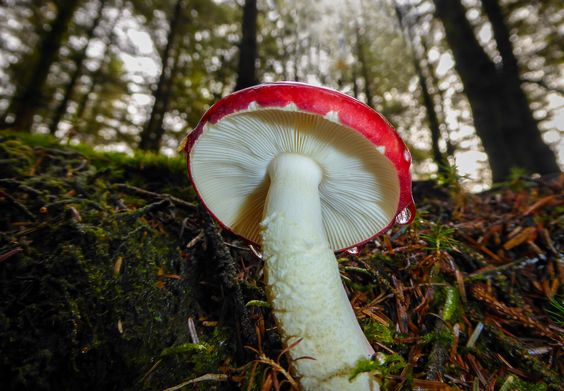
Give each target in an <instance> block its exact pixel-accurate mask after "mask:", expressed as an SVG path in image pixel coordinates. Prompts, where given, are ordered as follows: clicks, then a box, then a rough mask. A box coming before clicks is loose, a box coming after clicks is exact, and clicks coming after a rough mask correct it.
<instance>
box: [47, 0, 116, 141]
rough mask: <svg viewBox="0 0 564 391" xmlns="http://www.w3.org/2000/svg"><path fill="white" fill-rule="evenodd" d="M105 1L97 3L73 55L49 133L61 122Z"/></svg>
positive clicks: (52, 132)
mask: <svg viewBox="0 0 564 391" xmlns="http://www.w3.org/2000/svg"><path fill="white" fill-rule="evenodd" d="M105 3H106V0H100V3H99V5H98V11H97V13H96V16H95V18H94V21H93V22H92V25H91V26H90V28H89V29H88V31H87V33H86V44H85V45H84V47H83V48H82V49H81V50H80V51H79V52H78V53H77V55H76V56H75V61H74V71H73V73H72V74H71V78H70V80H69V82H68V84H67V85H66V87H65V93H64V95H63V99H62V100H61V102H60V103H59V105H58V106H57V108H56V109H55V115H54V116H53V119H52V121H51V125H50V127H49V133H51V134H52V135H54V134H55V132H56V131H57V129H58V127H59V123H60V122H61V120H62V119H63V116H64V115H65V113H66V112H67V108H68V105H69V102H70V100H71V98H72V95H73V93H74V87H75V86H76V83H77V82H78V79H79V78H80V76H81V75H82V68H83V63H84V60H86V53H87V51H88V47H89V46H90V41H92V38H94V32H95V31H96V28H97V27H98V25H99V24H100V22H101V21H102V15H103V11H104V5H105Z"/></svg>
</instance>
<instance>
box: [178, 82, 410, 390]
mask: <svg viewBox="0 0 564 391" xmlns="http://www.w3.org/2000/svg"><path fill="white" fill-rule="evenodd" d="M185 149H186V152H187V154H188V171H189V174H190V177H191V179H192V183H193V184H194V188H195V190H196V192H197V193H198V196H199V197H200V199H201V201H202V203H203V204H204V206H205V207H206V208H207V209H208V211H209V212H210V213H211V214H212V215H213V216H214V217H215V219H216V220H217V221H218V222H219V223H220V224H221V225H222V226H223V227H224V228H225V229H227V230H229V231H231V232H233V233H235V234H237V235H239V236H241V237H243V238H244V239H246V240H248V241H249V242H251V243H254V244H259V245H261V246H262V251H263V259H264V260H265V282H266V286H267V296H268V298H269V300H270V302H271V305H272V309H273V312H274V315H275V318H276V321H277V324H278V330H279V332H280V334H281V336H282V338H283V341H284V342H285V344H286V346H289V345H290V344H292V343H293V342H295V341H297V340H299V339H301V341H300V342H299V343H298V344H297V345H296V346H294V347H293V348H292V349H291V350H290V355H291V358H292V366H293V370H294V373H295V375H296V376H297V377H299V379H300V385H301V387H302V389H303V390H377V389H378V388H379V386H378V383H377V382H376V381H374V380H373V379H372V377H371V376H370V375H369V374H367V373H364V374H361V375H359V376H357V377H356V378H355V379H354V380H352V381H349V377H350V375H351V373H352V370H353V368H354V367H355V365H356V363H357V362H358V360H360V359H363V358H370V357H371V356H372V355H373V354H374V350H373V348H372V347H371V346H370V343H369V342H368V341H367V339H366V337H365V336H364V334H363V332H362V329H361V328H360V326H359V324H358V321H357V319H356V317H355V314H354V311H353V309H352V307H351V304H350V302H349V300H348V298H347V295H346V292H345V290H344V287H343V284H342V282H341V276H340V274H339V269H338V265H337V261H336V258H335V255H334V251H340V250H345V249H349V248H352V247H354V246H358V245H359V244H362V243H365V242H367V241H369V240H371V239H372V238H374V237H375V236H377V235H378V234H380V233H382V232H383V231H385V230H387V229H388V228H390V227H391V226H392V225H393V224H394V222H396V221H397V222H399V223H404V224H405V223H409V222H411V220H412V219H413V216H414V214H415V213H414V211H415V210H414V204H413V200H412V197H411V178H410V175H409V166H410V164H411V156H410V154H409V151H408V150H407V148H406V146H405V144H404V143H403V142H402V141H401V139H400V138H399V136H398V135H397V134H396V132H395V131H394V130H393V129H392V127H391V126H390V124H389V123H388V122H386V120H385V119H384V118H383V117H382V116H380V115H379V114H378V113H376V112H375V111H374V110H372V109H371V108H370V107H368V106H366V105H364V104H363V103H360V102H358V101H357V100H355V99H353V98H351V97H349V96H347V95H344V94H342V93H339V92H337V91H333V90H330V89H327V88H322V87H315V86H311V85H307V84H302V83H292V82H282V83H271V84H263V85H260V86H256V87H251V88H248V89H245V90H241V91H238V92H235V93H233V94H231V95H229V96H226V97H224V98H223V99H221V100H220V101H218V102H217V103H216V104H215V105H213V106H212V107H211V108H210V109H209V110H208V111H207V112H206V113H205V114H204V116H203V118H202V119H201V121H200V123H199V124H198V126H197V127H196V128H195V129H194V131H193V132H192V133H191V134H190V135H189V136H188V139H187V143H186V147H185ZM304 356H308V357H312V358H314V360H311V359H299V358H300V357H304Z"/></svg>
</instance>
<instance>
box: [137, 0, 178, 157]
mask: <svg viewBox="0 0 564 391" xmlns="http://www.w3.org/2000/svg"><path fill="white" fill-rule="evenodd" d="M182 2H183V0H177V1H176V4H175V6H174V10H173V12H172V15H171V19H170V28H169V31H168V37H167V41H166V45H165V48H164V50H163V53H162V56H161V63H162V69H161V74H160V76H159V81H158V83H157V88H156V89H155V92H154V93H153V97H154V103H153V109H152V110H151V115H150V117H149V120H148V121H147V123H146V124H145V127H144V128H143V131H142V132H141V141H140V142H139V149H143V150H147V151H155V152H157V151H158V150H159V148H160V146H161V139H162V136H163V133H164V130H163V129H162V124H163V120H164V115H165V114H166V110H167V107H168V100H169V97H167V96H166V95H167V92H166V90H167V86H168V84H169V81H170V80H171V79H172V77H173V76H174V75H173V74H172V71H173V69H172V68H174V64H173V63H174V62H175V61H174V56H173V51H174V50H173V46H174V41H175V40H176V35H177V33H178V27H179V25H180V21H181V19H182ZM177 50H178V49H177Z"/></svg>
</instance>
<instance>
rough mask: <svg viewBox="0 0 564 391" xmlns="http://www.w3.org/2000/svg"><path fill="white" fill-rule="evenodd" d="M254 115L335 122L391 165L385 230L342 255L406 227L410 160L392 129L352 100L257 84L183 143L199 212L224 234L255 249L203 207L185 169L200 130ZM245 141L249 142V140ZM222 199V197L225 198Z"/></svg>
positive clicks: (219, 107)
mask: <svg viewBox="0 0 564 391" xmlns="http://www.w3.org/2000/svg"><path fill="white" fill-rule="evenodd" d="M258 110H281V111H286V112H288V111H291V112H298V113H307V114H311V115H316V116H319V117H323V118H325V119H326V120H327V121H331V122H336V123H338V124H339V125H341V126H343V127H346V128H348V129H351V130H354V131H355V132H357V133H358V134H359V135H361V136H362V137H363V138H364V139H366V140H368V141H369V142H370V143H372V144H373V145H374V146H375V151H378V152H379V153H381V154H383V155H384V156H385V157H386V158H387V160H388V161H389V162H390V163H391V164H392V165H393V167H394V168H395V171H396V173H397V174H396V175H397V181H398V184H399V197H398V199H397V205H396V206H395V215H394V217H395V218H392V219H390V221H389V223H388V224H387V225H386V226H385V227H383V228H382V227H380V229H379V230H378V231H377V232H375V233H373V234H372V235H371V236H369V237H366V238H363V239H362V240H361V241H359V242H358V243H347V245H346V246H345V247H342V248H340V249H337V248H336V249H335V250H343V249H346V248H350V247H354V246H357V245H360V244H363V243H365V242H367V241H369V240H371V239H373V238H374V237H375V236H378V235H379V234H381V233H382V232H384V231H386V230H387V229H389V228H390V227H391V226H392V225H393V224H394V223H395V222H398V223H401V224H408V223H410V222H411V221H412V220H413V218H414V217H415V206H414V202H413V198H412V194H411V176H410V173H409V168H410V165H411V154H410V153H409V150H408V149H407V147H406V145H405V144H404V142H403V141H402V140H401V138H400V137H399V136H398V134H397V133H396V131H395V130H394V129H393V128H392V126H391V125H390V123H389V122H388V121H386V119H384V117H382V116H381V115H380V114H379V113H377V112H376V111H374V110H373V109H372V108H370V107H369V106H367V105H365V104H364V103H362V102H359V101H358V100H356V99H354V98H352V97H350V96H348V95H345V94H343V93H340V92H338V91H335V90H332V89H329V88H325V87H318V86H312V85H308V84H304V83H297V82H277V83H268V84H262V85H258V86H255V87H250V88H247V89H244V90H240V91H237V92H234V93H232V94H230V95H228V96H226V97H224V98H223V99H221V100H219V101H218V102H216V103H215V104H214V105H213V106H212V107H211V108H210V109H209V110H208V111H207V112H206V113H205V114H204V116H203V117H202V119H201V120H200V122H199V123H198V125H197V126H196V128H195V129H194V130H193V131H192V132H191V133H190V135H189V136H188V138H187V142H186V146H185V151H186V153H187V155H188V172H189V175H190V178H191V180H192V182H193V184H194V188H195V190H196V192H197V193H198V196H199V197H200V199H201V200H202V202H203V204H204V206H206V208H207V209H208V210H209V212H210V213H211V214H212V215H213V216H214V217H215V218H216V220H217V221H218V222H219V223H220V224H221V225H222V226H223V227H224V228H225V229H227V230H230V231H232V232H234V233H235V234H238V235H240V236H243V237H244V238H245V239H247V240H249V241H251V242H253V243H255V244H256V242H257V240H256V238H255V239H253V238H249V237H247V235H245V234H242V233H241V232H237V231H236V230H234V229H233V227H232V225H231V224H229V223H227V222H225V221H224V220H223V219H222V218H221V216H218V215H217V213H216V212H215V211H214V210H213V207H210V205H208V204H207V200H206V199H205V197H203V196H202V194H201V193H200V191H199V189H198V187H199V186H200V184H199V183H198V179H197V178H195V176H194V174H193V168H192V164H191V160H192V152H193V149H194V146H195V145H197V143H198V142H199V140H200V139H201V138H203V136H205V133H206V128H207V127H209V126H210V125H215V124H218V123H220V122H221V121H223V120H224V119H226V118H229V117H231V116H233V115H236V114H238V113H242V112H253V111H258ZM249 137H252V135H251V134H249ZM225 196H228V194H226V195H225Z"/></svg>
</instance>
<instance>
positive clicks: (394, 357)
mask: <svg viewBox="0 0 564 391" xmlns="http://www.w3.org/2000/svg"><path fill="white" fill-rule="evenodd" d="M406 366H407V363H406V362H405V360H404V359H403V357H402V356H400V355H399V354H384V353H378V354H376V357H375V358H374V359H372V360H368V359H362V360H359V361H358V362H357V364H356V366H355V368H354V369H353V371H352V373H351V376H350V377H349V379H350V380H352V379H354V378H355V377H357V376H358V375H360V374H361V373H367V372H368V373H377V374H379V375H380V377H381V378H382V381H381V384H380V386H381V388H382V389H383V390H387V389H389V387H390V384H389V379H388V377H389V376H391V375H399V374H400V373H401V372H402V371H403V369H404V368H405V367H406ZM407 383H410V381H409V379H408V380H407V381H406V384H407Z"/></svg>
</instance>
